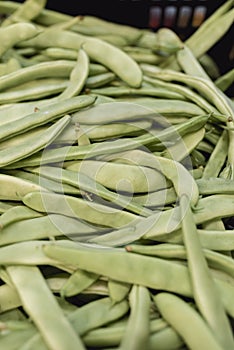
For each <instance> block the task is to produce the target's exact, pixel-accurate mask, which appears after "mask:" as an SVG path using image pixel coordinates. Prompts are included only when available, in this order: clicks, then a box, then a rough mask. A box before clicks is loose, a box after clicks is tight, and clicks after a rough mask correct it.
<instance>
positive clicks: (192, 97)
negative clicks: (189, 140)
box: [144, 73, 218, 113]
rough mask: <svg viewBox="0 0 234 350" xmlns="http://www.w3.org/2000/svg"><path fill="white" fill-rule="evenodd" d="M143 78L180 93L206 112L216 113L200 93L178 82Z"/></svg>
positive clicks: (157, 85) (155, 84)
mask: <svg viewBox="0 0 234 350" xmlns="http://www.w3.org/2000/svg"><path fill="white" fill-rule="evenodd" d="M150 75H151V76H153V74H152V73H150ZM156 77H157V76H156ZM144 80H145V81H147V82H150V83H151V84H153V85H154V86H156V87H161V88H165V89H170V90H172V91H174V92H175V93H180V94H182V95H183V96H184V97H186V98H188V99H189V100H191V101H193V102H195V103H196V104H197V105H198V106H200V107H201V108H202V109H203V110H204V111H206V112H208V113H209V112H214V113H218V111H217V109H215V108H214V107H213V106H212V105H210V104H209V103H208V102H207V101H206V100H205V99H204V98H202V97H201V96H200V95H198V94H196V93H195V92H194V91H192V90H190V89H188V88H186V87H184V86H181V85H178V84H172V83H165V82H161V81H160V80H158V79H152V78H150V77H147V76H146V77H144Z"/></svg>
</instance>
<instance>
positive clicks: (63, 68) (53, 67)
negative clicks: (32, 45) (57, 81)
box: [0, 60, 75, 91]
mask: <svg viewBox="0 0 234 350" xmlns="http://www.w3.org/2000/svg"><path fill="white" fill-rule="evenodd" d="M74 65H75V62H71V61H68V60H57V61H52V62H42V63H37V64H35V65H32V66H29V67H25V68H21V69H18V70H17V71H15V72H12V73H10V74H7V75H4V76H2V77H0V90H1V91H2V90H6V89H9V88H12V87H15V86H17V85H21V84H23V83H26V82H28V81H33V80H34V79H39V78H48V76H49V77H53V78H68V77H69V74H70V73H71V71H72V69H73V68H74Z"/></svg>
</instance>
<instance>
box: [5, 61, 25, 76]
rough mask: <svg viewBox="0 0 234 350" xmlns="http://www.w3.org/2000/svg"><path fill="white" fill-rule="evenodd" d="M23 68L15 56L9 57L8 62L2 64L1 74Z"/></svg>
mask: <svg viewBox="0 0 234 350" xmlns="http://www.w3.org/2000/svg"><path fill="white" fill-rule="evenodd" d="M20 68H21V65H20V63H19V62H18V60H17V59H15V58H14V57H12V58H9V59H8V60H7V62H6V63H1V64H0V76H2V75H5V74H9V73H12V72H14V71H16V70H18V69H20Z"/></svg>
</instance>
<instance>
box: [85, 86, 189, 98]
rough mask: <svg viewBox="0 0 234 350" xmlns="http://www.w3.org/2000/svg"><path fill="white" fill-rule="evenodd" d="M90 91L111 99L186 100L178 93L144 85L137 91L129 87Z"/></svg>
mask: <svg viewBox="0 0 234 350" xmlns="http://www.w3.org/2000/svg"><path fill="white" fill-rule="evenodd" d="M90 91H91V93H93V94H100V95H105V96H110V97H119V96H129V95H130V96H131V95H133V96H135V95H139V96H154V97H162V98H171V99H177V100H184V97H183V96H182V95H181V94H179V93H177V92H174V91H170V90H168V89H165V88H163V87H155V86H154V87H153V86H147V85H142V86H141V87H139V88H137V89H134V88H131V87H128V86H120V87H114V86H107V87H103V88H96V89H91V90H90Z"/></svg>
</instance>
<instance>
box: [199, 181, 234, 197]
mask: <svg viewBox="0 0 234 350" xmlns="http://www.w3.org/2000/svg"><path fill="white" fill-rule="evenodd" d="M197 185H198V188H199V193H200V194H202V195H207V194H233V193H234V180H226V179H222V178H207V179H205V178H203V179H198V180H197Z"/></svg>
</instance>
